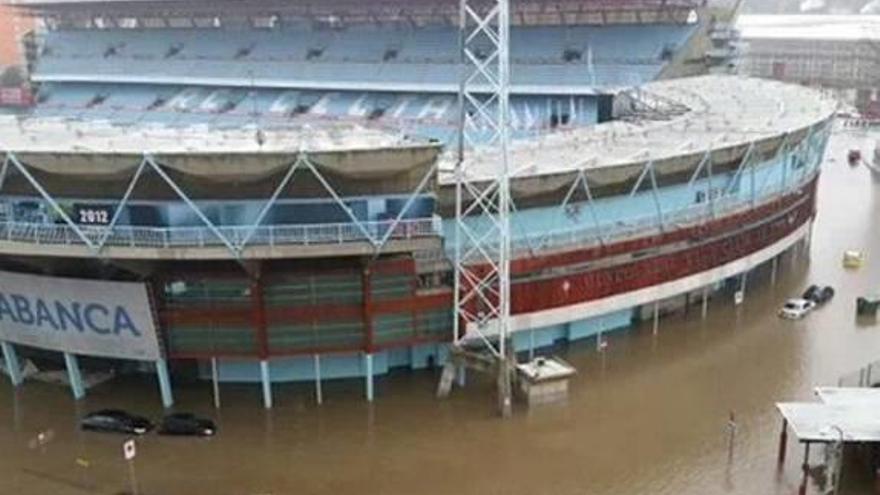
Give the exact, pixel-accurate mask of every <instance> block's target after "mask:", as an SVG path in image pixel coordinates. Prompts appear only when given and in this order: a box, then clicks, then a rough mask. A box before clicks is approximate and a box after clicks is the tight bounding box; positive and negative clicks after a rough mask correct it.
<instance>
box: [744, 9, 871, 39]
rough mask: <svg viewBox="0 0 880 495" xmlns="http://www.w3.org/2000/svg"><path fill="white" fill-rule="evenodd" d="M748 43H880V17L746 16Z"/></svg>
mask: <svg viewBox="0 0 880 495" xmlns="http://www.w3.org/2000/svg"><path fill="white" fill-rule="evenodd" d="M737 27H738V28H739V30H740V32H741V33H742V37H743V39H745V40H756V39H792V40H805V41H809V40H815V41H860V40H880V15H742V16H740V17H739V21H738V23H737Z"/></svg>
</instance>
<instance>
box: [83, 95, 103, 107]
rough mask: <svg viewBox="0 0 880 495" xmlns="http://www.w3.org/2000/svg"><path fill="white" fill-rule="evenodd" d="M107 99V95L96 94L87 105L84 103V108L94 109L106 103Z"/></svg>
mask: <svg viewBox="0 0 880 495" xmlns="http://www.w3.org/2000/svg"><path fill="white" fill-rule="evenodd" d="M107 98H108V95H106V94H102V93H98V94H96V95H95V96H93V97H92V99H91V100H89V102H88V103H86V108H94V107H96V106H98V105H101V104H103V103H104V102H105V101H107Z"/></svg>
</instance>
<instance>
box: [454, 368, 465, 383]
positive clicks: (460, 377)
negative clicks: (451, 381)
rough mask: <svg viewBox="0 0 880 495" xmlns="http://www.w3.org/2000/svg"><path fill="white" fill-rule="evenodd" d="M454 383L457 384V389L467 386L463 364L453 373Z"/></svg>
mask: <svg viewBox="0 0 880 495" xmlns="http://www.w3.org/2000/svg"><path fill="white" fill-rule="evenodd" d="M455 381H456V382H458V383H457V385H458V386H459V387H464V386H465V385H467V368H466V367H465V366H464V365H463V364H462V365H459V366H458V370H457V371H456V372H455Z"/></svg>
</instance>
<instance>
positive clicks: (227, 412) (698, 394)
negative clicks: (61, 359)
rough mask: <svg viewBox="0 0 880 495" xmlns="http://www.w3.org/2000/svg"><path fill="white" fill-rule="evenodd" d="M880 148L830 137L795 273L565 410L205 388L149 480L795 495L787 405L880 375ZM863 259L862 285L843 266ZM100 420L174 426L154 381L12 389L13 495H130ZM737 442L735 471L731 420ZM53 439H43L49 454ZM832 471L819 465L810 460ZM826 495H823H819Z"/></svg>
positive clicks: (227, 488) (335, 388) (643, 357)
mask: <svg viewBox="0 0 880 495" xmlns="http://www.w3.org/2000/svg"><path fill="white" fill-rule="evenodd" d="M875 139H876V136H868V135H864V134H840V133H838V134H837V135H836V136H835V137H834V138H833V139H832V141H831V144H830V147H829V151H828V155H827V160H826V163H825V166H824V172H823V176H822V179H821V186H820V196H819V216H818V219H817V222H816V224H815V230H814V236H813V243H812V246H811V255H810V259H809V260H807V259H806V257H801V258H800V259H798V260H795V261H794V263H792V259H791V257H790V256H786V257H784V258H783V260H784V263H782V264H781V265H780V267H781V268H782V269H781V271H780V277H779V279H778V281H777V284H776V285H775V286H772V285H771V284H770V281H769V273H767V272H766V271H765V272H763V273H756V274H754V276H750V278H749V287H748V289H747V293H746V300H745V303H744V305H742V306H740V307H738V308H735V307H734V306H733V304H732V301H731V300H729V299H727V298H723V297H719V298H716V300H713V301H712V304H711V305H710V309H709V317H708V318H707V319H706V320H705V321H702V320H701V319H700V315H699V307H694V308H692V310H691V311H690V314H685V313H684V312H679V313H677V314H674V315H671V316H669V317H668V318H665V319H663V320H662V321H661V325H660V331H659V334H658V335H656V336H654V335H652V332H651V328H650V322H648V323H647V324H645V325H642V327H640V328H635V329H632V330H629V331H625V332H620V333H616V334H612V335H611V336H610V337H609V346H608V348H607V350H606V352H604V353H599V352H596V346H595V342H594V341H588V342H583V343H579V344H577V345H574V346H571V347H570V348H568V349H567V350H565V352H564V353H563V354H564V357H565V358H566V359H567V360H568V361H569V362H571V363H572V364H573V365H574V366H575V367H576V368H577V369H578V371H579V374H578V375H577V376H576V378H575V379H574V381H573V383H572V388H571V396H570V400H569V402H568V404H566V405H562V406H554V407H550V408H544V409H536V410H532V411H528V410H527V409H526V408H525V407H524V406H520V407H518V408H517V409H516V411H515V415H514V417H513V418H512V419H511V420H509V421H501V420H499V419H497V417H496V416H495V415H494V414H493V412H494V409H493V398H492V395H491V390H492V383H491V380H489V379H488V378H486V377H480V376H477V375H475V374H473V373H472V374H471V375H470V376H469V383H468V386H467V387H466V388H465V389H455V391H454V392H453V395H452V397H451V398H450V399H449V400H447V401H438V400H436V399H435V398H434V395H433V394H434V388H435V386H436V382H437V375H435V374H433V373H428V372H416V373H409V372H396V373H392V374H391V375H389V376H387V377H383V378H381V379H379V381H378V383H377V386H378V389H377V401H376V402H375V403H374V404H367V403H366V402H365V401H364V400H363V398H362V392H363V391H362V383H361V382H360V381H357V380H355V381H348V382H330V383H326V384H325V387H324V400H325V402H324V404H323V405H322V406H317V405H316V404H315V400H314V395H313V394H314V392H313V388H312V386H311V384H297V385H282V386H276V387H275V389H274V390H275V401H276V405H275V409H273V410H272V411H268V412H267V411H264V410H263V409H262V407H261V399H260V390H259V386H258V385H252V386H232V385H224V386H223V387H222V401H223V407H222V409H221V410H220V411H219V412H217V411H215V410H214V409H213V405H212V402H211V387H210V384H208V383H191V384H186V383H183V384H175V389H176V390H175V391H176V393H177V399H178V409H179V410H191V411H193V412H197V413H203V414H206V415H210V416H213V417H214V418H215V419H216V420H217V422H218V424H219V428H220V433H219V436H218V437H217V438H215V439H212V440H210V441H197V440H192V439H169V438H160V437H157V436H147V437H145V438H144V439H143V440H141V441H139V445H138V458H137V459H136V463H135V472H134V476H135V478H136V480H137V484H138V486H139V488H140V490H139V492H140V493H141V494H143V495H151V494H152V495H155V494H162V495H184V494H186V495H189V494H209V493H210V494H236V495H247V494H254V495H256V494H294V493H304V494H337V493H370V494H372V493H387V494H410V493H413V494H434V493H436V494H446V493H455V494H458V495H470V494H474V495H476V494H495V493H497V494H502V493H503V494H507V495H520V494H521V495H527V494H528V495H534V494H552V495H574V494H595V495H618V494H651V495H665V494H668V495H673V494H674V495H697V494H699V495H714V494H726V493H742V494H794V493H796V492H797V486H798V483H799V481H800V471H799V469H798V463H799V462H800V461H801V451H800V449H799V448H798V447H797V446H796V445H795V442H794V439H793V438H790V442H791V443H790V444H789V456H788V462H787V464H786V466H785V467H784V471H783V472H781V473H780V472H779V471H778V470H777V466H776V455H777V443H778V438H779V431H780V423H781V420H780V417H779V415H778V413H777V412H776V409H775V407H774V403H775V402H776V401H780V400H810V399H811V397H812V388H813V387H814V386H817V385H834V384H836V383H837V380H838V378H839V377H840V376H841V375H843V374H846V373H850V372H852V371H854V370H857V369H858V368H860V367H862V366H864V365H866V364H868V363H869V362H871V361H875V360H877V359H880V324H878V325H876V326H872V325H865V324H861V325H860V324H857V322H856V319H855V311H854V308H855V298H856V297H857V296H859V295H862V294H865V293H873V292H880V228H878V225H880V182H878V181H876V180H875V179H874V178H872V176H871V173H870V172H869V170H868V169H866V168H865V167H858V168H850V167H849V166H848V165H847V163H846V151H847V150H848V149H850V148H851V147H854V146H859V147H861V149H862V150H863V153H865V154H866V156H868V157H870V155H871V153H872V150H873V145H874V141H875ZM846 249H862V250H864V251H865V252H866V253H867V257H868V262H867V264H866V266H865V267H864V268H862V269H861V270H859V271H845V270H844V269H843V268H842V266H841V257H842V253H843V251H844V250H846ZM810 283H817V284H828V285H832V286H834V287H835V288H836V289H837V296H836V298H835V299H834V301H833V302H832V303H831V304H830V305H828V306H827V307H824V308H822V309H819V310H817V311H816V312H815V313H813V314H811V315H810V316H809V317H808V318H806V319H805V320H801V321H797V322H788V321H783V320H781V319H779V318H777V316H776V309H777V308H778V306H779V305H780V304H781V303H782V301H783V300H784V299H786V298H788V297H790V296H793V295H795V294H799V293H800V292H801V291H802V289H803V288H804V287H805V286H806V285H809V284H810ZM102 407H124V408H126V409H128V410H130V411H133V412H137V413H144V414H146V415H149V416H151V417H154V418H156V417H159V416H160V415H161V412H162V411H161V408H160V400H159V398H158V389H157V387H156V386H155V383H154V380H153V377H152V375H150V376H148V377H144V378H143V379H142V381H139V379H138V378H126V379H119V380H116V381H114V382H111V383H109V384H106V385H102V386H100V387H98V388H96V389H93V390H91V391H90V392H89V396H88V398H87V399H86V400H85V401H83V402H82V403H80V404H75V403H74V401H73V400H72V399H71V397H70V393H69V390H67V389H66V388H63V387H59V386H52V385H47V384H41V383H31V382H28V383H26V384H25V386H24V387H22V388H21V389H20V390H18V391H13V389H12V388H11V387H10V385H9V382H8V380H5V379H4V380H2V383H0V446H2V448H0V494H22V495H29V494H40V495H42V494H58V495H65V494H83V493H99V494H117V493H123V492H126V491H127V490H129V476H130V473H129V470H128V466H127V465H126V463H125V461H124V460H123V459H122V448H121V444H122V441H123V440H124V437H118V436H112V435H97V434H86V433H82V432H80V431H79V430H78V428H77V424H76V422H77V419H76V418H77V417H78V415H80V414H83V413H85V412H87V411H91V410H95V409H98V408H102ZM731 411H733V412H734V413H735V416H736V420H737V423H738V433H737V436H736V440H735V447H734V452H733V456H732V459H730V460H729V457H728V440H727V429H726V425H727V421H728V415H729V413H730V412H731ZM40 432H44V433H45V435H46V437H45V439H46V440H45V441H44V442H42V445H39V444H40V442H38V441H36V437H37V435H38V434H39V433H40ZM814 458H816V457H814ZM844 485H845V486H844V491H843V493H847V494H866V493H871V489H872V488H871V481H870V480H868V479H867V477H866V473H865V470H864V469H859V466H858V465H856V464H854V465H852V466H848V470H847V471H846V472H845V474H844ZM812 490H813V491H812V492H811V493H815V488H813V489H812Z"/></svg>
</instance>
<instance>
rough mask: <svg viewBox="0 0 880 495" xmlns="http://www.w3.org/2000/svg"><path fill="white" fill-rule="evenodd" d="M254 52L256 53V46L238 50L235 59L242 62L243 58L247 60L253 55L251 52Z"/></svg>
mask: <svg viewBox="0 0 880 495" xmlns="http://www.w3.org/2000/svg"><path fill="white" fill-rule="evenodd" d="M253 51H254V45H250V46H244V47H241V48H239V49H238V51H237V52H235V57H234V58H235V59H236V60H241V59H243V58H247V57H249V56H250V55H251V52H253Z"/></svg>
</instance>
